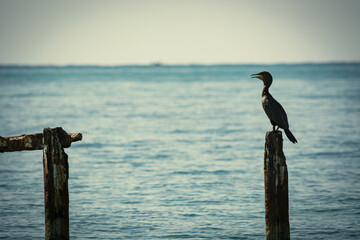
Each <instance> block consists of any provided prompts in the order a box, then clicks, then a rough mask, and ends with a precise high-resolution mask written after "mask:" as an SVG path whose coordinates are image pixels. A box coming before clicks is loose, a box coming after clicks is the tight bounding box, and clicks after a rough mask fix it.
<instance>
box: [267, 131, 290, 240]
mask: <svg viewBox="0 0 360 240" xmlns="http://www.w3.org/2000/svg"><path fill="white" fill-rule="evenodd" d="M282 147H283V139H282V133H281V132H280V131H276V132H266V138H265V153H264V182H265V223H266V228H265V232H266V239H267V240H275V239H276V240H283V239H290V224H289V196H288V172H287V166H286V158H285V155H284V153H283V150H282Z"/></svg>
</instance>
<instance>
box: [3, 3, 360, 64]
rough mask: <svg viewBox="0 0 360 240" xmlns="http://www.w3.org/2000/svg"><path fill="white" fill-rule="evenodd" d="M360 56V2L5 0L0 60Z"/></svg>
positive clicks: (174, 61) (105, 61)
mask: <svg viewBox="0 0 360 240" xmlns="http://www.w3.org/2000/svg"><path fill="white" fill-rule="evenodd" d="M155 61H160V62H162V63H165V64H191V63H197V64H214V63H294V62H327V61H331V62H333V61H360V1H359V0H342V1H341V0H298V1H293V0H287V1H285V0H272V1H270V0H269V1H267V0H249V1H245V0H243V1H241V0H177V1H173V0H142V1H140V0H117V1H113V0H103V1H100V0H65V1H50V0H31V1H30V0H22V1H20V0H0V64H32V65H37V64H56V65H67V64H100V65H118V64H149V63H151V62H155Z"/></svg>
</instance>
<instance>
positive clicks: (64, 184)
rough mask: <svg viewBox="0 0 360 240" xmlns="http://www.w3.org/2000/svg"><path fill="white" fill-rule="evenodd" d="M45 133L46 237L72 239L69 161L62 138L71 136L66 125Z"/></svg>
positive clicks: (65, 138)
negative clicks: (66, 130) (66, 129)
mask: <svg viewBox="0 0 360 240" xmlns="http://www.w3.org/2000/svg"><path fill="white" fill-rule="evenodd" d="M43 134H44V137H43V146H44V148H43V167H44V168H43V170H44V198H45V239H49V240H50V239H59V240H60V239H69V192H68V178H69V165H68V156H67V154H66V153H65V151H64V149H63V147H62V145H61V142H64V143H66V142H69V140H70V139H69V135H68V134H67V133H66V132H65V131H64V130H63V129H62V128H54V129H50V128H45V129H44V133H43Z"/></svg>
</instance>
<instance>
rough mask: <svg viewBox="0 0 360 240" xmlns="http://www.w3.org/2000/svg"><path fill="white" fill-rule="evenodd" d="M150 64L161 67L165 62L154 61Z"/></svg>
mask: <svg viewBox="0 0 360 240" xmlns="http://www.w3.org/2000/svg"><path fill="white" fill-rule="evenodd" d="M150 66H152V67H161V66H163V64H162V63H161V62H152V63H151V64H150Z"/></svg>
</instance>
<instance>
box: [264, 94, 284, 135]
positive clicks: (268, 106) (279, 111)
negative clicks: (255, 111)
mask: <svg viewBox="0 0 360 240" xmlns="http://www.w3.org/2000/svg"><path fill="white" fill-rule="evenodd" d="M263 107H264V110H265V113H266V115H267V116H268V117H269V119H270V120H271V121H273V122H275V123H276V124H277V125H278V126H279V127H281V128H283V129H287V128H289V123H288V119H287V116H286V112H285V110H284V108H283V107H282V106H281V104H280V103H279V102H278V101H276V100H275V99H274V98H273V97H272V96H271V95H270V94H269V95H268V96H267V97H266V99H265V100H264V101H263Z"/></svg>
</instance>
